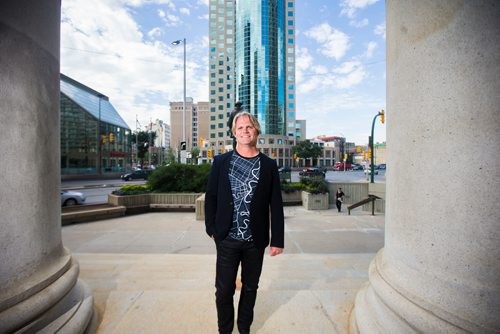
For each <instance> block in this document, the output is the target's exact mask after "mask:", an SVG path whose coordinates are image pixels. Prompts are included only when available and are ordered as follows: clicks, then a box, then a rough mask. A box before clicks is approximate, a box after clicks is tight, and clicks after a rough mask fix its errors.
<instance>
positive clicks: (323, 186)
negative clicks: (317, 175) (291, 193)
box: [306, 179, 328, 194]
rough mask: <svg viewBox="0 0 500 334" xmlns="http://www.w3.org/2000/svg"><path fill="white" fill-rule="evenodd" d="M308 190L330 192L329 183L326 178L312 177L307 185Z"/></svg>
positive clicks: (320, 192)
mask: <svg viewBox="0 0 500 334" xmlns="http://www.w3.org/2000/svg"><path fill="white" fill-rule="evenodd" d="M306 190H307V191H308V192H310V193H312V194H324V193H327V192H328V183H327V182H326V181H325V180H318V179H312V180H310V182H309V184H307V185H306Z"/></svg>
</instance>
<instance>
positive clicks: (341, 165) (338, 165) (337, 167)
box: [333, 162, 352, 170]
mask: <svg viewBox="0 0 500 334" xmlns="http://www.w3.org/2000/svg"><path fill="white" fill-rule="evenodd" d="M345 169H346V170H349V169H352V165H351V164H350V163H346V164H345ZM333 170H344V163H343V162H337V163H336V164H335V166H333Z"/></svg>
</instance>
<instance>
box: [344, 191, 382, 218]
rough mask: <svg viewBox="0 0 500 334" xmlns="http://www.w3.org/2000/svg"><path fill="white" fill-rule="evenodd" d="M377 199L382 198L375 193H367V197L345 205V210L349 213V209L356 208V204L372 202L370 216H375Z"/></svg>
mask: <svg viewBox="0 0 500 334" xmlns="http://www.w3.org/2000/svg"><path fill="white" fill-rule="evenodd" d="M377 199H382V197H378V196H376V195H368V198H365V199H363V200H361V201H359V202H357V203H354V204H352V205H349V206H348V207H347V212H348V214H349V215H351V210H352V209H355V208H357V207H358V206H361V205H364V204H366V203H369V202H372V216H375V201H376V200H377Z"/></svg>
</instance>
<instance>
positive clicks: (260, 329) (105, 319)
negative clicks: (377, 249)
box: [74, 254, 374, 333]
mask: <svg viewBox="0 0 500 334" xmlns="http://www.w3.org/2000/svg"><path fill="white" fill-rule="evenodd" d="M74 255H75V257H76V258H77V259H78V260H79V262H80V266H81V274H80V278H82V279H84V280H85V281H86V282H87V283H88V284H89V285H90V287H91V288H92V290H93V292H94V297H95V304H96V308H97V310H98V312H99V314H100V321H99V327H98V333H137V332H141V333H216V332H217V325H216V312H215V299H214V292H215V288H214V278H215V255H213V254H210V255H192V254H140V255H139V254H74ZM373 257H374V254H332V255H328V254H282V255H279V256H277V257H272V258H271V257H269V256H268V255H267V254H266V257H265V259H264V269H263V273H262V276H261V281H260V288H259V297H258V299H257V304H256V307H255V321H254V325H253V327H252V332H253V333H345V332H346V331H347V318H348V315H349V312H350V309H351V307H352V301H353V300H354V296H355V294H356V292H357V291H358V289H359V288H360V287H361V286H362V285H363V284H364V283H365V282H366V281H367V280H368V277H367V268H368V264H369V262H370V260H371V259H372V258H373ZM239 288H240V284H239V282H238V284H237V292H236V296H235V305H236V304H237V299H238V297H239Z"/></svg>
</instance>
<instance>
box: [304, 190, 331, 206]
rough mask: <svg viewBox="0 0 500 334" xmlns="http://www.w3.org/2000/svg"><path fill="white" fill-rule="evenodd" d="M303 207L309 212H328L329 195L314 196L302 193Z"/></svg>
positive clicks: (305, 192)
mask: <svg viewBox="0 0 500 334" xmlns="http://www.w3.org/2000/svg"><path fill="white" fill-rule="evenodd" d="M302 206H303V207H304V208H306V209H307V210H328V193H324V194H312V193H310V192H307V191H302Z"/></svg>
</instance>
